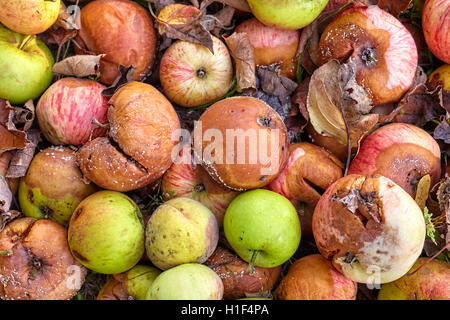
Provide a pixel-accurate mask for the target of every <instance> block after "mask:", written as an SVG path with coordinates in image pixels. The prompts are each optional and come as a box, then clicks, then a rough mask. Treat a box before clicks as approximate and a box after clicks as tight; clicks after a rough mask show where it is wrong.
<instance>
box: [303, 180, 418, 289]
mask: <svg viewBox="0 0 450 320" xmlns="http://www.w3.org/2000/svg"><path fill="white" fill-rule="evenodd" d="M312 222H313V233H314V239H315V241H316V245H317V248H318V249H319V251H320V253H321V254H322V255H323V256H324V257H325V258H327V259H329V260H331V262H332V263H333V266H334V267H335V268H336V269H338V270H339V271H340V272H342V273H343V274H344V275H345V276H347V277H349V278H350V279H352V280H353V281H356V282H361V283H368V284H379V283H387V282H391V281H395V280H397V279H398V278H400V277H402V276H403V275H404V274H406V273H407V272H408V270H409V269H410V268H411V266H412V265H413V264H414V262H415V261H416V259H417V258H418V257H419V256H420V254H421V252H422V248H423V245H424V241H425V231H426V228H425V221H424V218H423V214H422V210H421V209H420V208H419V206H418V205H417V204H416V202H415V201H414V199H413V198H411V196H410V195H409V194H408V193H406V191H405V190H403V189H402V188H401V187H399V186H398V185H397V184H395V183H394V182H393V181H392V180H390V179H388V178H386V177H383V176H381V175H374V176H370V177H366V176H363V175H357V174H351V175H348V176H345V177H343V178H341V179H339V180H337V181H336V182H335V183H333V184H332V185H331V186H330V187H329V188H328V189H327V191H326V192H325V193H324V194H323V196H322V197H321V198H320V200H319V202H318V203H317V205H316V208H315V210H314V214H313V221H312Z"/></svg>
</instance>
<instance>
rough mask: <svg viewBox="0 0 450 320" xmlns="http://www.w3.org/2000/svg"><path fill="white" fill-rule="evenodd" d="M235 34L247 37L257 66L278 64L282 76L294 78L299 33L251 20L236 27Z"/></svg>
mask: <svg viewBox="0 0 450 320" xmlns="http://www.w3.org/2000/svg"><path fill="white" fill-rule="evenodd" d="M235 32H237V33H246V34H247V35H248V37H249V40H250V43H251V44H252V46H253V48H254V57H255V64H256V65H257V66H258V65H263V66H270V65H273V64H279V65H280V74H281V75H282V76H285V77H288V78H291V79H293V78H295V76H296V74H297V61H296V60H297V59H296V57H297V49H298V45H299V41H300V31H298V30H283V29H278V28H274V27H269V26H266V25H264V24H262V23H261V22H260V21H259V20H257V19H255V18H252V19H249V20H246V21H244V22H242V23H241V24H240V25H238V26H237V27H236V29H235Z"/></svg>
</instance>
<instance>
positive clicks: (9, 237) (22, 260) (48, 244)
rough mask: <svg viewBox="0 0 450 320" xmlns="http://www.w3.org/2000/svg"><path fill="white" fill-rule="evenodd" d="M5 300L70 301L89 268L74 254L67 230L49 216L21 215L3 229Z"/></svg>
mask: <svg viewBox="0 0 450 320" xmlns="http://www.w3.org/2000/svg"><path fill="white" fill-rule="evenodd" d="M0 252H1V254H0V298H1V299H2V300H69V299H71V298H72V297H73V296H74V295H75V294H76V293H77V291H78V290H79V289H80V288H81V285H82V284H83V282H84V280H85V277H86V274H87V270H86V269H85V268H84V267H82V266H81V264H79V263H78V262H77V261H76V260H75V258H74V257H73V256H72V254H71V253H70V250H69V245H68V243H67V230H66V228H64V227H63V226H61V225H59V224H57V223H56V222H53V221H51V220H47V219H41V220H37V219H34V218H29V217H27V218H19V219H16V220H14V221H12V222H10V223H8V224H7V225H6V227H5V228H4V229H3V231H2V232H0Z"/></svg>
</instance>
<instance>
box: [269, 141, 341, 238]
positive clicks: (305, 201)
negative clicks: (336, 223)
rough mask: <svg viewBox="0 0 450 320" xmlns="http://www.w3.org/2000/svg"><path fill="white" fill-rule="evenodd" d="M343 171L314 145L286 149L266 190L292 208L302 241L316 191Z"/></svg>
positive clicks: (317, 195)
mask: <svg viewBox="0 0 450 320" xmlns="http://www.w3.org/2000/svg"><path fill="white" fill-rule="evenodd" d="M343 168H344V165H343V164H342V163H341V161H339V159H337V158H336V157H335V156H333V155H332V154H331V153H329V152H328V151H326V150H325V149H322V148H320V147H318V146H316V145H313V144H311V143H307V142H300V143H295V144H291V145H290V147H289V159H288V162H287V164H286V166H285V167H284V169H283V171H282V172H281V173H280V174H279V175H278V177H277V178H276V179H275V180H274V181H272V182H271V183H270V184H269V185H268V186H267V189H269V190H271V191H274V192H277V193H279V194H281V195H282V196H284V197H286V198H287V199H288V200H289V201H291V202H292V204H293V205H294V206H295V207H296V209H297V210H298V214H299V218H300V224H301V227H302V236H303V237H312V226H311V223H312V214H313V212H314V207H315V206H316V204H317V202H318V201H319V199H320V197H321V192H320V191H321V190H326V189H327V188H328V187H329V186H330V185H331V184H332V183H333V182H335V181H336V180H337V179H339V178H341V177H342V170H343ZM319 188H320V189H321V190H319Z"/></svg>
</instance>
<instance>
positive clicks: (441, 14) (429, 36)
mask: <svg viewBox="0 0 450 320" xmlns="http://www.w3.org/2000/svg"><path fill="white" fill-rule="evenodd" d="M449 15H450V2H449V1H447V0H427V1H426V2H425V5H424V7H423V12H422V29H423V34H424V36H425V41H426V42H427V45H428V48H429V49H430V50H431V52H432V53H433V54H434V55H435V56H436V57H437V58H438V59H440V60H442V61H444V62H445V63H450V36H449V34H450V18H449Z"/></svg>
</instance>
